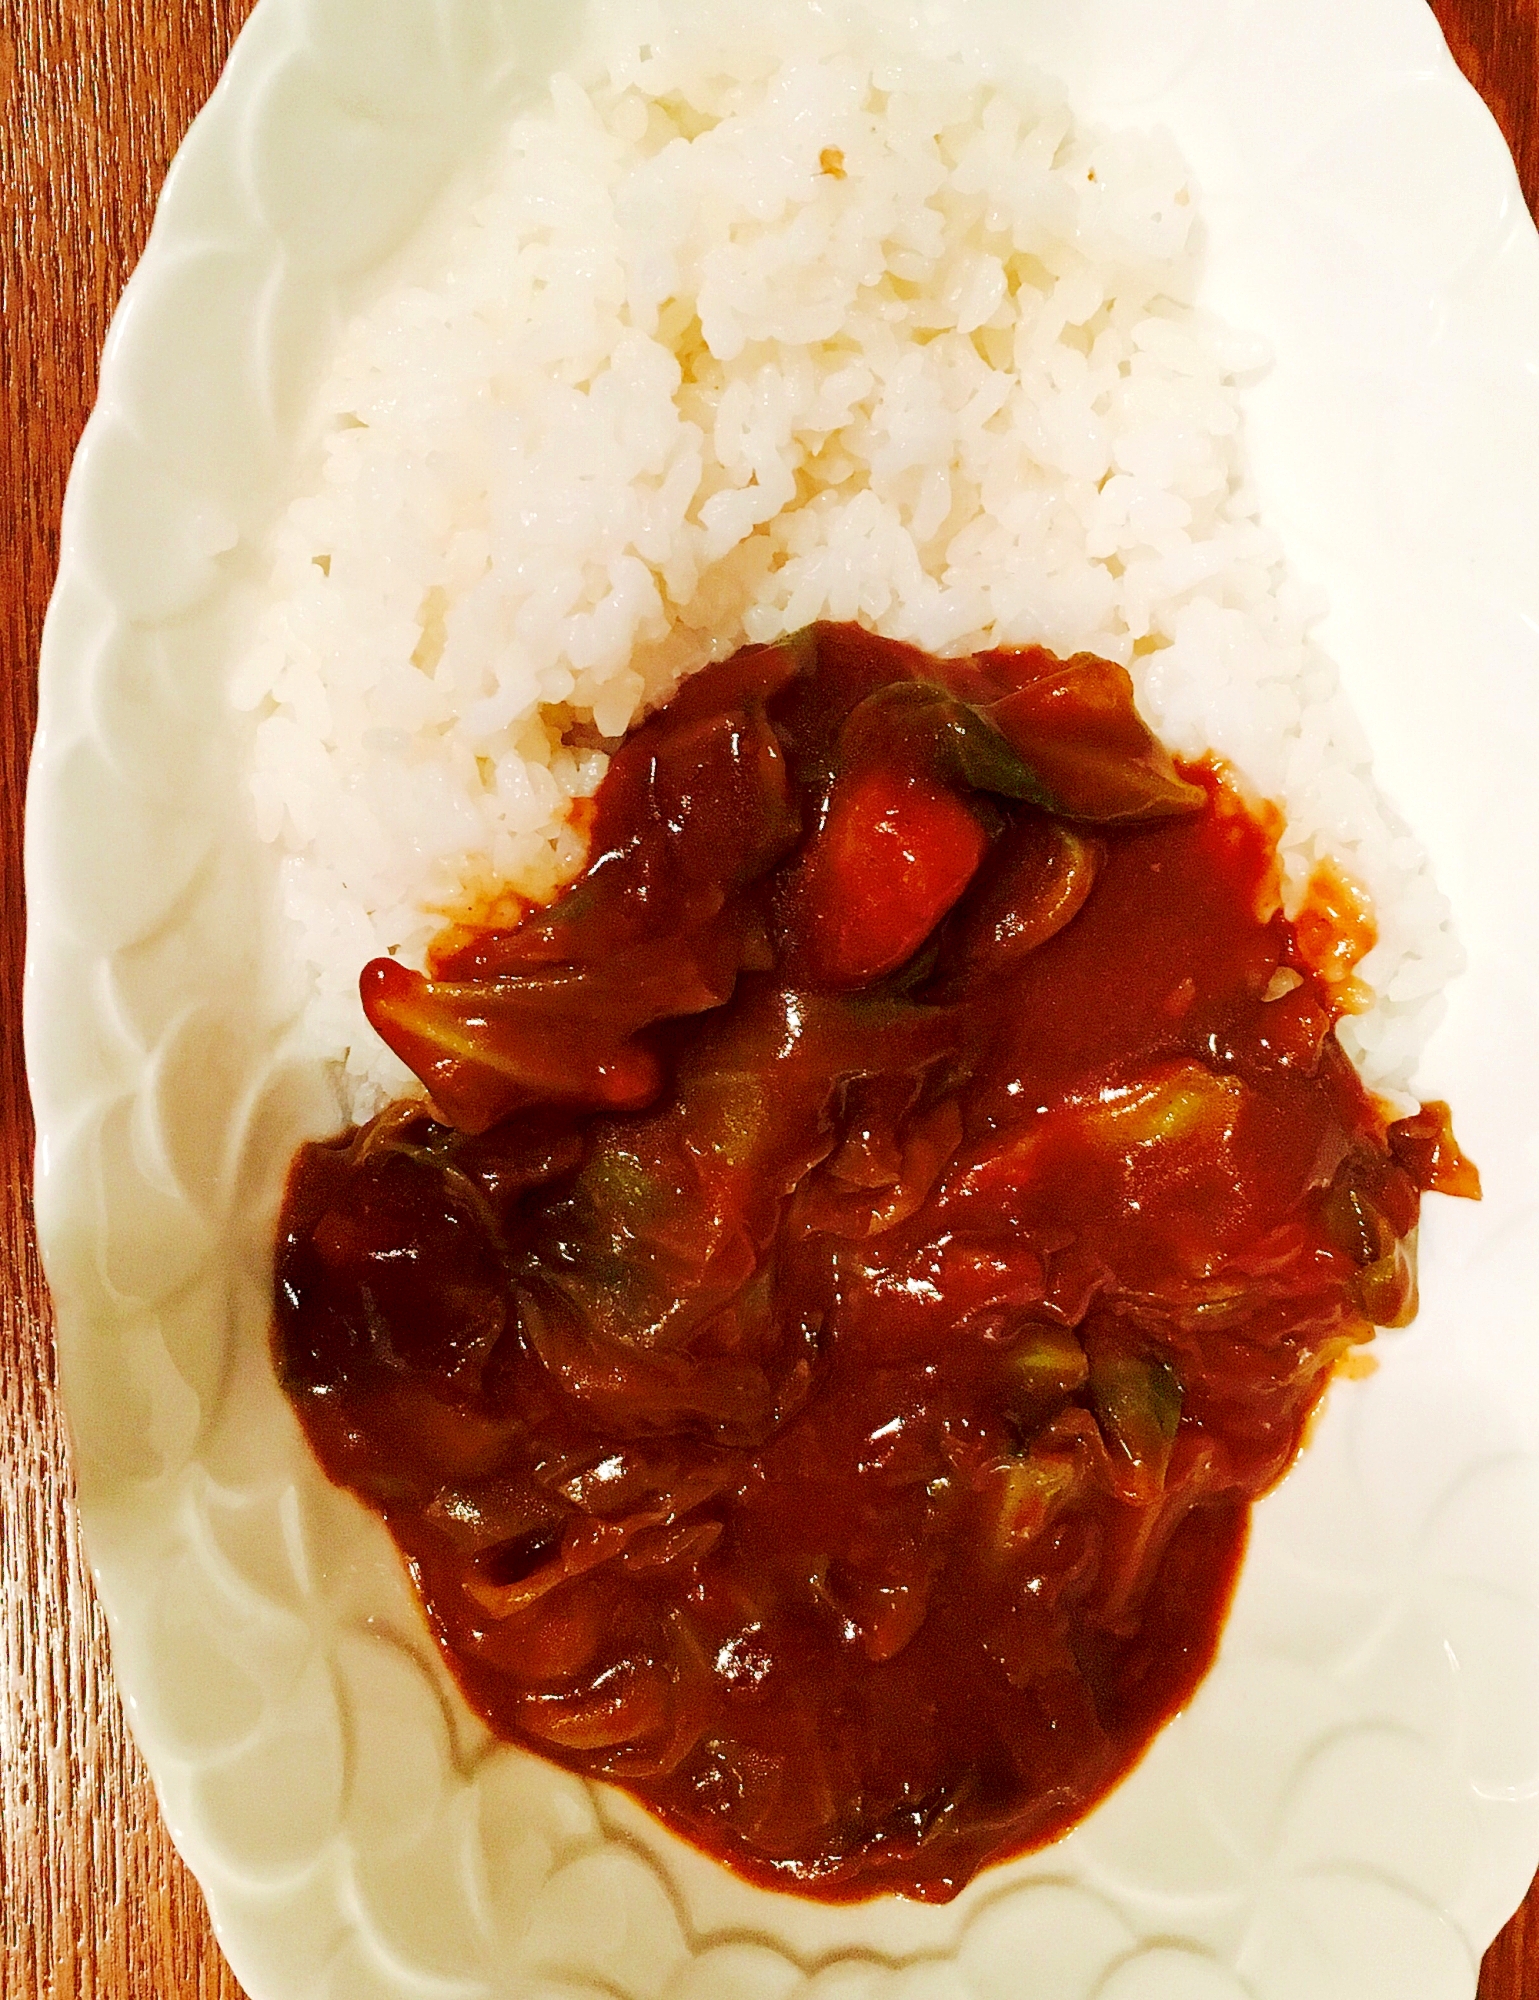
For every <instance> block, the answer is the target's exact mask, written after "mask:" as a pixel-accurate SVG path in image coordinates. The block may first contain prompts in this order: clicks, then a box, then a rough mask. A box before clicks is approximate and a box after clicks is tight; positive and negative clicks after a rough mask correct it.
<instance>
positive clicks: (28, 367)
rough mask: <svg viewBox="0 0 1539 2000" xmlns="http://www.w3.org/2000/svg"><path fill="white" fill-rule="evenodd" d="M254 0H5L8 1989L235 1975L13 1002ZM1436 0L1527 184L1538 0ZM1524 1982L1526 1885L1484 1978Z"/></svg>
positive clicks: (221, 1984)
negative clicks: (119, 368)
mask: <svg viewBox="0 0 1539 2000" xmlns="http://www.w3.org/2000/svg"><path fill="white" fill-rule="evenodd" d="M251 4H252V0H0V203H3V208H0V224H3V235H0V375H3V380H4V387H5V406H6V423H5V430H4V435H3V439H0V579H3V589H0V649H3V650H0V665H3V672H4V677H5V678H4V692H5V702H4V708H3V710H0V813H3V821H0V927H3V938H0V1009H3V1028H0V1148H3V1158H0V1229H3V1246H0V1254H3V1258H4V1269H3V1277H0V1283H3V1290H0V2000H240V1989H239V1987H238V1986H237V1985H236V1982H235V1980H234V1979H233V1977H232V1976H231V1974H230V1972H229V1970H228V1968H227V1967H226V1966H225V1964H224V1962H223V1960H222V1958H221V1957H220V1956H219V1953H218V1950H217V1948H216V1947H215V1945H214V1942H213V1939H212V1935H211V1933H210V1930H209V1925H208V1919H207V1915H206V1913H205V1911H204V1908H203V1904H202V1900H201V1898H200V1897H199V1895H198V1892H197V1889H196V1887H195V1886H194V1884H193V1883H192V1881H191V1879H190V1878H189V1876H188V1875H187V1872H186V1870H185V1869H184V1868H183V1867H182V1865H181V1863H180V1861H179V1860H178V1859H177V1857H176V1854H175V1852H174V1850H173V1849H172V1847H171V1844H170V1842H169V1839H168V1838H167V1835H166V1833H165V1829H164V1827H163V1826H162V1824H161V1821H160V1817H159V1814H158V1811H157V1809H156V1805H155V1800H154V1794H153V1792H152V1790H151V1787H150V1785H149V1782H148V1780H147V1778H146V1776H145V1773H144V1769H143V1766H142V1764H141V1763H140V1761H139V1758H138V1756H137V1753H136V1752H135V1750H134V1747H133V1744H132V1742H131V1740H130V1739H129V1737H128V1735H127V1732H126V1729H125V1727H124V1722H123V1714H122V1709H121V1707H120V1704H119V1702H118V1698H117V1695H116V1692H115V1690H114V1689H113V1686H112V1683H111V1680H110V1676H109V1669H108V1663H107V1649H106V1634H105V1628H104V1624H103V1620H102V1617H101V1614H100V1611H99V1610H98V1608H97V1606H96V1603H95V1601H94V1598H93V1596H92V1593H91V1589H90V1585H89V1582H88V1580H87V1578H86V1576H85V1573H84V1570H83V1567H82V1563H81V1556H80V1548H79V1541H78V1537H77V1535H76V1532H75V1525H74V1519H73V1515H72V1512H71V1510H70V1505H69V1490H70V1475H69V1454H68V1447H67V1443H66V1439H65V1436H64V1432H63V1429H62V1425H61V1421H60V1416H59V1410H58V1404H57V1399H56V1396H55V1390H54V1377H53V1354H52V1342H51V1334H50V1328H49V1320H48V1311H47V1304H46V1300H45V1297H44V1292H43V1287H42V1282H41V1277H40V1274H39V1271H38V1265H37V1257H36V1252H35V1249H34V1246H33V1241H32V1233H31V1202H30V1193H29V1171H30V1159H31V1150H32V1130H31V1121H30V1117H29V1114H28V1109H27V1096H26V1084H25V1080H24V1076H23V1072H22V1058H21V1039H20V1029H19V1023H20V983H21V952H22V941H23V907H22V883H21V823H22V799H23V786H24V777H25V768H26V758H27V750H28V746H29V744H30V741H31V736H32V725H33V714H34V687H35V671H36V659H37V648H38V641H39V637H40V634H41V630H42V619H43V611H44V607H45V605H46V603H47V598H48V592H49V589H50V587H51V584H52V579H53V571H54V565H55V561H56V558H57V530H58V518H59V506H60V501H61V498H62V495H63V489H64V480H65V477H66V474H67V472H68V469H69V462H70V458H71V456H72V454H73V452H74V448H75V443H76V440H77V439H78V437H79V434H80V429H81V426H82V424H83V423H84V421H85V417H86V413H87V410H88V409H89V407H90V402H91V397H92V394H93V393H94V385H95V373H96V362H97V356H98V354H99V352H100V349H101V343H102V338H103V335H104V333H105V330H106V324H107V319H108V315H109V313H110V311H111V309H112V305H113V303H114V301H115V299H116V297H117V294H118V292H119V290H120V289H121V286H122V284H123V281H124V279H125V277H126V276H127V273H128V271H129V270H130V269H131V268H132V265H133V262H134V259H135V258H136V257H137V256H138V254H139V250H140V248H141V247H142V245H143V241H144V237H145V235H146V233H147V231H148V227H149V222H150V216H151V212H152V206H153V201H154V195H155V191H156V190H157V189H158V187H159V185H160V182H161V179H162V177H163V175H164V173H165V169H166V166H167V164H168V162H169V160H170V157H171V154H172V152H173V151H174V150H175V147H176V145H177V143H178V141H179V140H180V138H181V135H182V133H183V131H184V130H185V129H186V126H187V124H188V122H189V121H190V120H191V118H192V116H193V115H194V113H195V112H196V111H197V109H198V107H199V106H200V105H201V104H202V102H203V100H204V98H205V97H206V96H207V94H208V92H209V90H210V89H211V88H212V87H213V84H214V81H215V78H216V77H217V75H218V72H219V68H220V65H221V64H222V63H223V61H224V57H225V54H226V52H227V50H228V48H229V45H230V42H231V40H232V38H233V36H234V34H235V32H236V31H237V29H238V28H239V27H240V24H241V22H242V21H243V20H244V19H245V16H246V14H247V13H248V12H249V10H250V6H251ZM1343 4H1350V0H1343ZM1435 5H1436V9H1437V13H1438V15H1439V18H1440V19H1441V21H1442V24H1443V27H1444V30H1445V32H1446V33H1447V35H1448V38H1449V41H1450V43H1451V45H1452V46H1453V48H1454V51H1455V53H1456V54H1457V55H1458V57H1459V59H1460V61H1461V63H1462V64H1463V65H1464V68H1465V70H1466V71H1467V73H1468V74H1469V75H1470V77H1471V78H1472V79H1473V81H1474V82H1475V83H1476V85H1477V86H1478V87H1479V88H1480V89H1481V90H1482V92H1483V93H1484V95H1485V97H1486V100H1487V102H1488V103H1489V104H1490V105H1491V106H1492V108H1493V110H1494V111H1495V112H1496V114H1497V117H1498V119H1499V120H1500V121H1501V123H1502V126H1503V129H1504V130H1505V131H1506V133H1507V135H1508V138H1509V140H1510V141H1511V143H1512V145H1513V149H1514V152H1515V154H1516V156H1517V159H1518V162H1519V168H1520V171H1521V172H1522V175H1523V180H1524V186H1525V188H1526V189H1527V192H1528V196H1529V200H1530V203H1531V204H1532V203H1535V202H1536V200H1539V0H1435ZM1535 1996H1539V1885H1536V1890H1535V1892H1534V1893H1533V1894H1531V1896H1530V1900H1529V1902H1528V1903H1527V1904H1526V1905H1525V1906H1524V1908H1523V1910H1521V1911H1519V1913H1518V1915H1517V1916H1516V1917H1515V1918H1514V1920H1513V1922H1512V1923H1511V1924H1510V1925H1509V1926H1508V1928H1507V1930H1506V1931H1505V1932H1504V1933H1503V1934H1502V1936H1501V1937H1500V1938H1499V1939H1498V1940H1497V1942H1496V1944H1495V1945H1493V1947H1492V1949H1491V1952H1490V1954H1489V1955H1488V1957H1487V1960H1486V1964H1485V1969H1484V1973H1483V1976H1482V1979H1481V1985H1480V2000H1535ZM1300 2000H1306V1996H1300Z"/></svg>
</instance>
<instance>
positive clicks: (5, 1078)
mask: <svg viewBox="0 0 1539 2000" xmlns="http://www.w3.org/2000/svg"><path fill="white" fill-rule="evenodd" d="M250 5H251V0H20V5H19V6H17V5H16V4H14V0H12V4H5V3H4V0H0V202H3V204H4V208H3V231H4V233H3V238H0V342H3V374H4V382H5V403H6V423H5V429H4V436H3V439H0V573H3V589H0V649H3V650H0V661H3V668H4V676H5V685H4V694H5V701H4V708H3V711H0V812H3V814H4V820H3V830H0V925H3V946H4V948H3V951H0V1007H3V1009H4V1017H3V1018H4V1038H3V1043H0V1145H3V1148H4V1156H3V1167H0V1176H3V1177H0V1228H3V1254H4V1260H5V1262H4V1275H3V1291H0V1994H3V1995H4V1996H5V2000H32V1996H37V2000H45V1996H46V2000H194V1996H196V2000H240V1988H239V1987H238V1986H237V1984H236V1982H235V1979H234V1978H233V1976H232V1975H231V1973H230V1971H229V1968H228V1967H227V1966H226V1965H225V1963H224V1960H223V1958H222V1957H221V1956H220V1954H219V1952H218V1950H217V1948H216V1947H215V1945H214V1943H213V1939H212V1936H211V1933H210V1930H209V1924H208V1917H207V1913H206V1912H205V1910H204V1907H203V1899H202V1897H201V1895H200V1894H199V1892H198V1889H197V1886H196V1884H195V1883H194V1882H193V1880H192V1878H191V1877H190V1876H189V1875H188V1873H187V1871H186V1869H185V1868H184V1867H183V1866H182V1864H181V1862H180V1860H179V1859H178V1858H177V1855H176V1853H175V1851H174V1850H173V1848H172V1846H171V1843H170V1841H169V1839H168V1838H167V1836H166V1832H165V1829H164V1827H163V1825H162V1824H161V1819H160V1814H159V1811H158V1809H157V1807H156V1803H155V1796H154V1792H153V1791H152V1789H151V1786H150V1783H149V1780H148V1778H147V1777H146V1775H145V1772H144V1768H143V1765H142V1764H141V1762H140V1760H139V1757H138V1754H137V1752H136V1751H135V1749H134V1747H133V1744H132V1742H131V1740H130V1739H129V1737H128V1734H127V1731H126V1729H125V1727H124V1722H123V1713H122V1708H121V1706H120V1704H119V1701H118V1697H117V1693H116V1690H115V1689H114V1688H113V1686H112V1683H111V1680H110V1677H109V1670H108V1662H107V1643H106V1632H105V1629H104V1625H103V1621H102V1617H101V1613H100V1611H99V1609H98V1608H97V1605H96V1602H95V1599H94V1597H93V1595H92V1592H91V1588H90V1584H89V1581H88V1579H87V1577H86V1574H85V1572H84V1569H83V1566H82V1562H81V1556H80V1545H79V1539H78V1536H77V1534H76V1532H75V1524H74V1518H73V1514H72V1512H71V1508H70V1499H69V1494H70V1477H69V1458H68V1451H67V1446H66V1441H65V1438H64V1434H63V1430H62V1426H61V1422H60V1417H59V1410H58V1405H57V1402H56V1399H55V1393H54V1379H53V1348H52V1338H51V1332H50V1327H49V1321H48V1313H47V1305H46V1300H45V1295H44V1291H43V1285H42V1281H41V1275H40V1273H39V1271H38V1266H37V1259H36V1254H35V1251H34V1249H33V1244H32V1236H31V1201H30V1193H29V1170H30V1161H31V1152H32V1130H31V1120H30V1117H29V1113H28V1107H27V1093H26V1084H25V1081H24V1078H23V1075H22V1061H21V1040H20V1033H19V1025H18V1024H19V1017H20V972H21V948H22V936H23V930H22V925H23V918H22V883H21V816H22V787H23V778H24V774H25V770H26V759H27V753H28V747H29V745H30V743H31V738H32V724H33V702H34V687H35V681H34V673H35V663H36V658H37V647H38V640H39V636H40V633H41V629H42V618H43V610H44V607H45V605H46V603H47V600H48V593H49V590H50V588H51V586H52V581H53V572H54V566H55V563H56V560H57V553H58V520H59V506H60V501H61V499H62V496H63V490H64V480H65V477H66V474H67V473H68V470H69V464H70V459H71V456H72V455H73V452H74V448H75V443H76V440H77V438H78V437H79V435H80V429H81V426H82V424H83V423H84V421H85V417H86V413H87V411H88V410H89V408H90V404H91V399H92V397H93V395H94V393H95V382H96V364H97V357H98V355H99V354H100V351H101V345H102V338H103V335H104V334H105V332H106V326H107V318H108V315H109V313H110V312H111V309H112V306H113V304H114V302H115V301H116V298H117V295H118V293H119V291H120V290H121V289H122V285H123V281H124V279H125V278H126V277H127V275H128V272H129V271H130V270H131V269H132V267H133V263H134V260H135V259H136V258H137V256H138V254H139V251H140V249H141V248H142V246H143V242H144V238H145V235H146V233H147V231H148V229H149V223H150V216H151V212H152V209H153V204H154V199H155V195H156V192H157V191H158V189H159V187H160V183H161V180H162V179H163V177H164V175H165V170H166V167H167V165H168V164H169V162H170V159H171V155H172V153H173V152H174V150H175V148H176V146H177V145H178V144H179V142H180V140H181V137H182V134H183V132H184V131H185V130H186V128H187V125H188V123H189V122H190V121H191V119H192V117H193V115H194V114H195V113H196V111H197V110H198V108H199V106H200V105H201V104H202V103H203V100H204V99H205V98H206V97H207V95H208V93H209V91H210V90H211V89H212V87H213V84H214V81H215V79H216V77H217V76H218V73H219V70H220V67H221V65H222V64H223V61H224V57H225V54H226V51H227V50H228V48H229V45H230V42H231V40H232V39H233V37H234V34H235V31H236V29H237V28H238V27H239V25H240V23H241V22H242V21H243V20H244V19H245V16H246V14H247V13H248V11H249V9H250Z"/></svg>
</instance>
